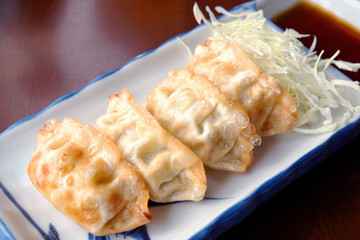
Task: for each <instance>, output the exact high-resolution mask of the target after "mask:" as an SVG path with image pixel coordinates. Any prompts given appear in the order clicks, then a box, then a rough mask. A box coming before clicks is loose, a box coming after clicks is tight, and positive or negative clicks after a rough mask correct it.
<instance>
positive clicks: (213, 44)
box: [187, 39, 298, 136]
mask: <svg viewBox="0 0 360 240" xmlns="http://www.w3.org/2000/svg"><path fill="white" fill-rule="evenodd" d="M187 67H188V68H189V69H191V70H192V71H194V72H195V73H196V74H201V75H203V76H205V77H207V78H208V79H209V80H210V81H211V82H213V83H214V84H215V85H216V86H217V87H218V88H220V90H221V91H222V92H223V93H224V94H225V95H226V96H228V97H230V98H231V99H234V100H235V101H237V102H238V103H239V104H240V105H241V106H242V107H244V109H245V110H246V111H247V112H248V114H249V117H250V120H251V122H252V123H254V124H255V126H256V129H257V132H258V133H259V134H260V135H261V136H269V135H274V134H278V133H282V132H287V131H290V130H292V129H293V128H294V127H295V126H296V124H297V122H298V119H297V108H296V104H295V102H294V99H293V98H292V96H291V95H290V93H289V92H288V91H287V90H286V89H285V88H283V87H282V86H281V85H280V83H279V81H278V80H277V79H275V78H274V77H272V76H270V75H268V74H265V73H262V72H261V71H260V69H259V67H258V66H257V65H256V64H255V63H254V62H253V61H252V60H251V59H250V58H249V57H248V55H247V54H246V53H245V52H244V51H243V50H242V49H241V48H240V47H239V46H237V45H236V44H233V43H229V42H227V41H225V40H220V39H215V40H207V41H206V42H205V44H199V45H198V46H197V47H196V48H195V53H194V54H193V56H192V57H191V59H190V61H189V63H188V65H187Z"/></svg>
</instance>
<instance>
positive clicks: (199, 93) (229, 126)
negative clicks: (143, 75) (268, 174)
mask: <svg viewBox="0 0 360 240" xmlns="http://www.w3.org/2000/svg"><path fill="white" fill-rule="evenodd" d="M146 106H147V109H148V110H149V112H150V113H152V114H153V115H154V116H155V118H156V119H157V120H158V121H159V123H160V124H161V125H162V126H163V127H164V128H166V129H167V130H168V131H169V132H170V133H172V134H173V135H174V136H176V137H177V138H178V139H180V140H181V141H182V142H183V143H185V145H187V146H188V147H189V148H190V149H191V150H193V151H194V152H195V153H196V154H197V155H198V156H199V157H200V158H201V159H202V161H203V163H204V164H205V165H206V166H208V167H210V168H214V169H219V170H227V171H237V172H244V171H247V170H248V168H249V166H250V164H251V162H252V158H253V148H254V145H258V144H260V142H261V138H260V137H259V136H258V135H257V133H256V131H255V126H254V125H253V124H251V123H250V120H249V117H248V115H247V113H246V111H245V110H244V109H243V108H242V107H241V106H240V105H238V104H237V103H236V102H234V101H233V100H231V99H229V98H227V97H225V96H224V95H223V94H222V93H221V91H220V90H219V89H218V88H216V87H215V86H214V85H213V84H212V83H211V82H210V81H209V80H207V79H206V78H205V77H203V76H201V75H196V74H194V73H193V72H191V71H189V70H187V69H181V70H177V69H174V70H172V71H170V72H169V74H168V78H167V79H166V80H165V81H164V82H163V83H162V84H161V85H159V86H158V87H156V88H155V89H154V91H153V92H152V93H151V94H149V95H148V96H147V105H146Z"/></svg>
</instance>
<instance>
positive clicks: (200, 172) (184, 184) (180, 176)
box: [96, 89, 207, 202]
mask: <svg viewBox="0 0 360 240" xmlns="http://www.w3.org/2000/svg"><path fill="white" fill-rule="evenodd" d="M96 125H97V127H98V129H99V130H100V131H101V132H103V133H104V134H106V135H107V136H108V137H109V138H110V139H111V140H112V141H113V142H115V143H116V145H117V146H118V147H119V148H120V149H121V151H122V152H123V154H124V157H125V158H126V159H127V160H128V161H129V162H130V163H132V164H133V165H134V166H135V167H136V169H137V170H138V171H139V172H140V173H141V174H142V176H143V177H144V179H145V182H146V184H147V185H148V187H149V189H150V199H151V200H153V201H156V202H173V201H184V200H192V201H199V200H202V199H203V198H204V196H205V191H206V188H207V185H206V176H205V170H204V166H203V163H202V161H201V159H200V158H199V157H198V156H197V155H196V154H194V153H193V152H192V151H191V150H190V149H189V148H188V147H186V146H185V145H184V144H183V143H182V142H180V141H179V140H178V139H176V138H175V137H174V136H173V135H171V134H170V133H168V132H167V131H166V130H165V129H164V128H162V127H161V126H160V124H159V123H158V122H157V121H156V119H155V118H154V117H153V116H152V115H151V114H150V113H149V112H148V111H147V110H146V109H145V107H144V106H142V105H141V104H139V103H138V102H136V101H135V99H134V98H133V96H132V95H131V94H130V92H129V91H128V90H127V89H123V90H122V91H121V92H120V93H119V94H114V95H111V96H110V99H109V105H108V108H107V112H106V114H105V115H103V116H101V117H100V118H99V119H98V120H97V121H96Z"/></svg>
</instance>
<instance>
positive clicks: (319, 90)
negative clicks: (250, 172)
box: [193, 3, 360, 134]
mask: <svg viewBox="0 0 360 240" xmlns="http://www.w3.org/2000/svg"><path fill="white" fill-rule="evenodd" d="M215 10H216V11H217V12H218V13H220V14H223V15H225V16H226V17H227V18H228V19H230V20H227V21H220V20H218V19H216V17H215V15H214V13H213V12H212V11H211V10H210V8H209V7H206V11H207V12H208V14H209V17H210V21H208V20H207V19H206V18H205V16H204V15H203V13H202V12H201V10H200V9H199V7H198V5H197V4H196V3H195V5H194V8H193V12H194V16H195V19H196V20H197V22H198V23H199V24H200V23H201V22H202V21H203V22H204V23H205V24H206V25H208V26H209V27H210V28H211V29H212V31H213V35H214V37H215V38H221V39H225V40H228V41H230V42H234V43H237V44H238V45H239V46H240V47H241V48H242V49H243V50H244V51H245V52H246V53H247V54H248V55H249V57H250V58H251V59H252V60H253V61H254V62H255V63H256V64H257V65H258V66H259V67H260V69H261V70H262V71H263V72H266V73H268V74H271V75H273V76H274V77H276V78H277V79H278V80H279V81H280V84H281V85H282V86H283V87H284V88H286V89H287V90H288V91H289V92H290V93H291V95H292V96H293V98H294V100H295V102H296V106H297V108H298V112H299V115H298V118H299V123H298V125H297V126H296V128H295V129H294V131H296V132H301V133H307V134H319V133H325V132H332V131H335V130H337V129H339V128H340V127H342V126H344V125H346V124H347V123H348V122H349V121H350V120H351V118H352V117H353V116H354V115H355V114H357V113H359V112H360V97H359V96H360V87H359V83H358V82H355V81H348V80H341V79H333V80H329V79H328V75H327V74H326V73H325V70H326V69H327V68H328V67H329V65H331V64H334V65H336V66H337V67H338V68H341V69H344V70H351V71H357V70H358V69H359V68H360V64H359V63H349V62H345V61H341V60H334V59H335V58H336V57H337V55H338V54H339V51H338V52H336V53H335V54H334V55H333V57H331V58H330V59H321V56H322V54H323V52H321V53H320V54H319V56H317V55H316V52H315V51H314V48H315V46H316V38H314V41H313V43H312V45H311V47H310V48H309V49H308V50H307V51H304V50H305V47H304V46H303V44H302V43H301V42H300V40H299V38H302V37H307V36H308V35H304V34H299V33H298V32H296V31H295V30H292V29H286V30H285V31H284V32H278V31H276V30H274V29H273V28H271V27H270V26H269V25H268V24H267V20H266V18H264V16H263V12H262V10H259V11H256V12H249V11H245V10H244V11H242V12H240V13H238V14H233V13H231V12H228V11H226V10H225V9H224V8H222V7H216V8H215ZM344 88H350V89H351V90H350V91H351V92H352V95H351V96H345V95H347V94H345V92H346V91H349V89H346V91H344ZM354 99H355V101H354ZM339 116H340V117H339Z"/></svg>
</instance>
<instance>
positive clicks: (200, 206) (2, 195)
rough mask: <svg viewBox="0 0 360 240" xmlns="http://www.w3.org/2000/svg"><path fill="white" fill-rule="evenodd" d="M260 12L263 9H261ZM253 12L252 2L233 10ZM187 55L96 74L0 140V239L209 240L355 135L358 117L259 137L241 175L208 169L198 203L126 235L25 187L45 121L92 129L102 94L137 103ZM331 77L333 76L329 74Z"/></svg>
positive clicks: (168, 208) (177, 51)
mask: <svg viewBox="0 0 360 240" xmlns="http://www.w3.org/2000/svg"><path fill="white" fill-rule="evenodd" d="M265 6H266V4H265ZM244 8H245V9H248V10H251V11H255V10H256V8H255V2H249V3H246V4H243V5H240V6H238V7H236V8H235V9H234V10H233V11H240V10H242V9H244ZM210 35H211V32H210V30H209V29H208V28H207V27H206V26H204V25H201V26H199V27H196V28H195V29H193V30H191V31H190V32H187V33H185V34H182V35H180V36H179V37H180V38H181V39H182V40H183V41H184V42H185V43H186V44H188V45H189V46H190V48H192V49H194V47H195V46H196V44H198V43H203V42H204V41H205V40H206V39H207V38H208V37H209V36H210ZM188 60H189V55H188V53H187V52H186V51H185V49H184V47H183V46H182V45H181V43H180V42H179V41H178V40H177V38H176V37H174V38H172V39H170V40H168V41H167V42H165V43H164V44H163V45H161V46H160V47H158V48H157V49H155V50H152V51H149V52H146V53H144V54H142V55H140V56H137V57H135V58H134V59H133V60H131V61H130V62H129V63H127V64H126V65H125V66H123V67H121V68H120V69H117V70H115V71H113V72H110V73H108V74H105V75H103V76H100V77H99V78H97V79H95V80H93V81H92V82H91V83H89V84H88V85H86V86H85V87H83V88H82V89H80V90H78V91H75V92H72V93H70V94H68V95H66V96H64V97H62V98H60V99H58V100H57V101H55V102H54V103H52V104H50V105H49V106H48V107H47V108H45V109H44V110H43V111H41V112H39V113H36V114H34V115H31V116H29V117H27V118H25V119H23V120H21V121H19V122H17V123H16V124H14V125H13V126H11V127H9V128H8V129H7V130H5V131H4V132H3V133H1V134H0V189H1V190H2V191H0V239H42V238H43V239H77V240H81V239H123V238H127V239H129V238H135V239H191V238H192V239H209V238H214V237H216V236H217V235H219V234H220V233H222V232H224V231H226V230H227V229H229V228H230V227H232V226H233V225H234V224H236V223H238V222H239V221H241V220H242V219H243V218H244V217H245V216H247V215H248V214H249V213H251V212H252V211H253V210H254V208H256V207H257V206H258V205H260V204H261V203H262V202H263V201H265V200H266V199H268V198H270V197H271V196H273V195H274V194H276V193H277V192H278V191H280V190H281V189H282V188H284V187H285V186H286V185H288V184H289V183H290V182H291V181H293V180H294V179H296V178H298V177H299V176H300V175H302V174H303V173H305V172H306V171H308V170H309V169H311V168H312V167H313V166H315V165H316V164H317V163H319V162H320V161H321V160H322V159H324V158H325V156H328V155H329V154H330V153H331V152H333V151H335V150H336V149H338V148H340V147H341V146H343V145H344V144H346V143H347V142H348V141H350V140H351V139H353V138H354V137H356V136H357V135H359V132H360V127H359V126H360V118H359V116H357V117H356V118H354V119H353V120H352V122H351V123H349V124H348V125H347V126H345V127H344V128H342V129H341V130H339V131H337V132H335V133H331V134H321V135H303V134H297V133H294V132H290V133H286V134H282V135H279V136H274V137H269V138H264V139H263V144H262V145H261V146H260V147H258V148H256V149H255V152H254V163H253V166H252V168H251V170H250V171H249V172H248V173H245V174H239V173H228V172H222V171H213V170H207V177H208V190H207V193H206V198H205V199H204V200H203V201H200V202H178V203H172V204H159V205H153V206H150V211H151V213H152V216H153V220H152V222H151V223H150V224H147V225H146V226H143V227H140V228H138V229H135V230H133V231H130V232H126V233H122V234H116V235H111V236H106V237H95V236H93V235H91V234H89V233H87V232H86V231H85V230H83V229H82V228H80V227H79V226H78V225H76V224H75V223H73V222H72V221H70V220H69V219H68V218H67V217H65V216H64V215H63V214H62V213H60V212H59V211H58V210H56V209H55V208H54V207H53V206H52V205H51V203H50V202H48V201H47V200H46V199H45V198H44V197H43V196H42V195H41V194H40V193H39V192H38V191H37V190H36V189H35V187H34V186H33V185H32V184H31V182H30V180H29V179H28V177H27V175H26V169H27V165H28V163H29V160H30V157H31V154H32V153H33V151H34V150H35V147H36V141H37V140H36V133H37V131H38V129H40V128H42V127H43V124H44V123H45V122H46V121H47V120H48V119H50V118H53V117H54V118H57V119H59V120H62V119H63V118H64V117H70V118H74V119H77V120H80V121H81V122H82V123H83V124H92V125H94V124H95V120H96V119H97V118H98V117H99V116H101V115H102V114H103V113H104V112H105V110H106V107H107V102H108V96H109V95H110V94H114V93H117V92H119V91H120V90H121V89H122V88H127V89H129V90H130V92H131V93H132V94H133V95H134V97H135V99H136V100H137V101H139V102H140V103H142V104H144V103H145V98H146V95H147V94H148V93H150V92H151V91H152V90H153V88H154V87H155V86H157V85H158V84H160V83H161V82H162V81H163V80H164V79H165V77H166V74H167V72H168V71H169V70H171V69H173V68H181V67H184V66H185V65H186V63H187V61H188ZM335 72H336V71H335Z"/></svg>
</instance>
